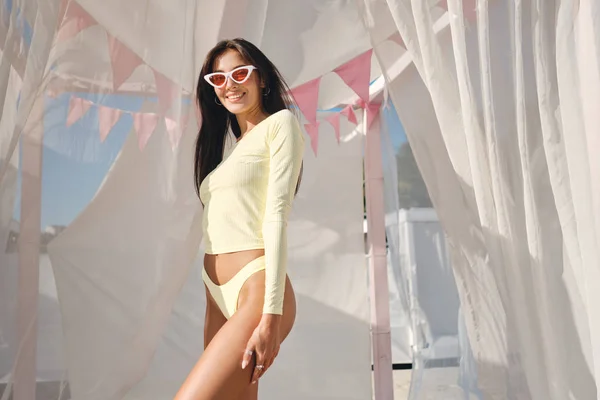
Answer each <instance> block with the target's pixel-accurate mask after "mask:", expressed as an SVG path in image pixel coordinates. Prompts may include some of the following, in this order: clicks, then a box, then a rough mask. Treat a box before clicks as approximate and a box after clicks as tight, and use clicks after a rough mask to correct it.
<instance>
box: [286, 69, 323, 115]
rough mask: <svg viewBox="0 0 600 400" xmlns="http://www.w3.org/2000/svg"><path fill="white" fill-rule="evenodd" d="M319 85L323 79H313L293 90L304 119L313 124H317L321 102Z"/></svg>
mask: <svg viewBox="0 0 600 400" xmlns="http://www.w3.org/2000/svg"><path fill="white" fill-rule="evenodd" d="M319 83H321V78H320V77H319V78H317V79H313V80H312V81H309V82H306V83H305V84H303V85H300V86H298V87H296V88H294V89H292V96H294V100H295V101H296V104H298V107H299V108H300V111H302V114H304V117H305V118H306V119H307V120H308V122H310V123H311V124H316V123H317V105H318V102H319Z"/></svg>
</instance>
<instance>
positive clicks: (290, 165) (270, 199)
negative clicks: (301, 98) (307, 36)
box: [200, 109, 304, 314]
mask: <svg viewBox="0 0 600 400" xmlns="http://www.w3.org/2000/svg"><path fill="white" fill-rule="evenodd" d="M303 154H304V136H303V133H302V130H301V128H300V124H299V123H298V120H297V119H296V117H295V116H294V114H293V113H292V112H291V111H289V110H287V109H285V110H282V111H279V112H277V113H275V114H272V115H270V116H269V117H267V118H266V119H264V120H263V121H261V122H260V123H259V124H257V125H256V126H255V127H254V128H253V129H252V130H250V131H249V132H248V133H247V134H246V135H245V136H244V137H243V138H242V139H241V140H240V141H239V142H237V143H236V144H234V145H233V147H232V148H231V149H230V150H229V151H227V152H226V154H224V155H223V160H222V161H221V163H220V164H219V165H218V166H217V167H216V168H215V169H214V170H213V171H212V172H211V173H210V174H208V176H206V178H205V179H204V180H203V181H202V184H201V185H200V200H201V201H202V203H203V204H204V217H203V223H202V226H203V231H204V241H205V251H206V253H207V254H222V253H230V252H234V251H242V250H250V249H264V251H265V263H266V267H265V276H266V281H265V302H264V307H263V313H265V314H282V313H283V295H284V290H285V280H286V270H287V220H288V215H289V213H290V210H291V207H292V202H293V199H294V192H295V190H296V184H297V183H298V177H299V175H300V168H301V164H302V157H303Z"/></svg>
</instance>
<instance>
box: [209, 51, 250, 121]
mask: <svg viewBox="0 0 600 400" xmlns="http://www.w3.org/2000/svg"><path fill="white" fill-rule="evenodd" d="M246 65H250V64H249V63H248V62H247V61H245V60H244V59H243V58H242V56H241V55H240V53H238V52H237V51H235V50H232V49H228V50H226V51H225V52H224V53H223V54H221V56H219V57H218V58H217V59H216V60H215V67H214V69H213V72H230V71H232V70H234V69H236V68H238V67H241V66H246ZM214 89H215V94H216V95H217V98H218V99H219V102H220V103H221V104H223V106H224V107H225V108H227V110H228V111H229V112H230V113H232V114H246V113H249V112H252V111H255V110H257V109H258V110H260V109H261V107H262V104H261V93H262V88H261V83H260V76H259V74H258V71H257V70H254V71H252V72H251V73H250V77H249V78H248V80H246V81H245V82H244V83H237V82H235V81H234V80H233V79H231V78H229V79H227V82H226V83H225V85H224V86H223V87H221V88H214Z"/></svg>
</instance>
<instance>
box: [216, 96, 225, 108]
mask: <svg viewBox="0 0 600 400" xmlns="http://www.w3.org/2000/svg"><path fill="white" fill-rule="evenodd" d="M215 103H216V104H217V105H218V106H222V105H223V104H221V103H219V99H218V98H217V96H215Z"/></svg>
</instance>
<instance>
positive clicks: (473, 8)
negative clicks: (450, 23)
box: [440, 0, 477, 21]
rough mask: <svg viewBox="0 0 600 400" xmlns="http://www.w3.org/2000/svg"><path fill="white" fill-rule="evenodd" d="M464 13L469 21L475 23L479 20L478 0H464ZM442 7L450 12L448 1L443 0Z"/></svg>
mask: <svg viewBox="0 0 600 400" xmlns="http://www.w3.org/2000/svg"><path fill="white" fill-rule="evenodd" d="M462 3H463V5H462V7H463V13H464V15H465V18H466V19H467V21H474V20H476V19H477V0H462ZM440 6H441V7H442V8H443V9H444V10H446V11H448V0H441V1H440Z"/></svg>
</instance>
